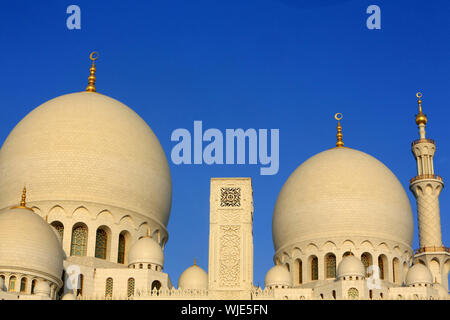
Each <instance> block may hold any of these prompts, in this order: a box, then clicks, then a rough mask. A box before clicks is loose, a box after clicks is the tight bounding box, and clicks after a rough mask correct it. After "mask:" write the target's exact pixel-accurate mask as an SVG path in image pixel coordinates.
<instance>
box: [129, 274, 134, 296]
mask: <svg viewBox="0 0 450 320" xmlns="http://www.w3.org/2000/svg"><path fill="white" fill-rule="evenodd" d="M134 286H135V280H134V278H129V279H128V283H127V296H128V297H132V296H134Z"/></svg>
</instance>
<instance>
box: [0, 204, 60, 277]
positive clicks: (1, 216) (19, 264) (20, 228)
mask: <svg viewBox="0 0 450 320" xmlns="http://www.w3.org/2000/svg"><path fill="white" fill-rule="evenodd" d="M63 260H64V252H63V249H62V247H61V243H60V241H59V239H58V237H57V236H56V234H55V232H54V231H53V228H52V227H50V226H49V224H48V223H47V222H45V221H44V219H42V218H41V217H40V216H39V215H38V214H36V213H34V212H33V211H32V210H31V209H26V208H14V209H6V210H4V211H3V212H2V213H0V261H1V264H2V265H3V266H8V269H12V270H17V271H18V272H22V273H26V270H29V271H30V272H32V273H39V274H41V276H42V277H44V278H47V277H49V276H50V277H51V279H52V280H53V282H55V283H61V275H62V271H63Z"/></svg>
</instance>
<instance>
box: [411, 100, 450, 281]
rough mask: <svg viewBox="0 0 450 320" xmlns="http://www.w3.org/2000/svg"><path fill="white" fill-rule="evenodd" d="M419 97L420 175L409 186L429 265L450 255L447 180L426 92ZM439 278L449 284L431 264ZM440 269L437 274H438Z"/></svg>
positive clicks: (421, 255) (416, 147) (416, 150)
mask: <svg viewBox="0 0 450 320" xmlns="http://www.w3.org/2000/svg"><path fill="white" fill-rule="evenodd" d="M416 97H417V98H418V101H417V102H418V105H419V113H418V114H417V115H416V124H417V126H418V128H419V139H418V140H415V141H413V142H412V144H411V151H412V153H413V155H414V157H415V158H416V161H417V175H416V176H415V177H414V178H412V179H411V181H410V185H409V188H410V190H411V191H412V193H413V194H414V196H415V198H416V201H417V218H418V220H419V221H418V222H419V223H418V225H419V247H420V248H419V250H417V253H416V255H415V258H417V259H420V260H421V261H422V262H423V263H425V264H426V265H427V266H428V267H429V266H430V263H432V261H433V260H437V261H439V263H440V264H441V265H442V264H443V263H444V262H445V261H446V259H448V257H450V252H449V249H448V248H446V247H445V246H444V245H443V244H442V234H441V218H440V212H439V211H440V210H439V194H440V193H441V191H442V189H443V187H444V182H443V180H442V178H441V177H440V176H438V175H436V174H435V172H434V164H433V158H434V154H435V152H436V144H435V141H434V140H431V139H427V138H426V136H425V125H426V124H427V122H428V119H427V116H426V115H425V114H424V113H423V111H422V99H421V98H422V94H421V93H420V92H418V93H417V94H416ZM430 270H431V271H432V273H433V276H434V277H437V279H438V282H439V283H441V284H443V285H444V287H446V288H448V281H447V275H446V274H445V275H444V272H442V273H441V272H439V273H436V270H435V269H433V268H430ZM435 273H436V274H435Z"/></svg>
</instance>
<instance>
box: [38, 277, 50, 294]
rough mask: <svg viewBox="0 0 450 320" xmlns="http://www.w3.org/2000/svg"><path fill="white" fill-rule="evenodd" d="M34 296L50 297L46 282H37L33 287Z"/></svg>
mask: <svg viewBox="0 0 450 320" xmlns="http://www.w3.org/2000/svg"><path fill="white" fill-rule="evenodd" d="M34 294H35V295H38V296H50V285H49V283H48V282H47V281H43V280H41V281H38V283H37V284H36V287H34Z"/></svg>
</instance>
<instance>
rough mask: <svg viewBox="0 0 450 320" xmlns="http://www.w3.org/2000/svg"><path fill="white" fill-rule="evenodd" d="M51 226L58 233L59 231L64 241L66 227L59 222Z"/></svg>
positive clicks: (54, 222)
mask: <svg viewBox="0 0 450 320" xmlns="http://www.w3.org/2000/svg"><path fill="white" fill-rule="evenodd" d="M51 224H52V226H53V228H55V229H56V231H58V233H59V236H60V237H61V239H62V238H63V236H64V225H63V224H62V223H61V222H59V221H53V222H52V223H51Z"/></svg>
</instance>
